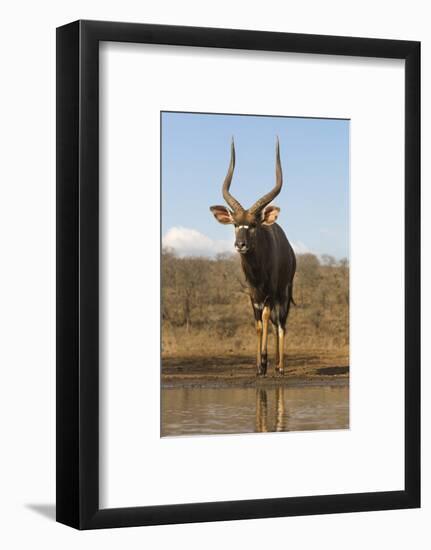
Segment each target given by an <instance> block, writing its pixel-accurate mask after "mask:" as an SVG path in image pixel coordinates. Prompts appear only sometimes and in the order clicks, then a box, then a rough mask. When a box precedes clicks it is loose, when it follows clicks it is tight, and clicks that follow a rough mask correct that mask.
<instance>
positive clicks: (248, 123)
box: [162, 112, 349, 259]
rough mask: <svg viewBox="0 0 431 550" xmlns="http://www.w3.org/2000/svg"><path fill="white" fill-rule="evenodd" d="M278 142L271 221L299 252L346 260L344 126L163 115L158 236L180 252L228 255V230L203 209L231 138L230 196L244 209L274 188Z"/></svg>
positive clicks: (217, 199)
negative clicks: (279, 183)
mask: <svg viewBox="0 0 431 550" xmlns="http://www.w3.org/2000/svg"><path fill="white" fill-rule="evenodd" d="M277 135H278V136H279V139H280V153H281V163H282V168H283V188H282V190H281V193H280V194H279V196H278V197H276V199H275V200H274V201H273V204H276V205H277V206H279V207H280V208H281V212H280V216H279V218H278V223H279V224H280V225H281V226H282V227H283V229H284V231H285V233H286V235H287V237H288V239H289V240H290V241H291V243H292V244H293V246H294V248H296V250H297V251H298V252H301V251H302V252H304V251H310V252H313V253H315V254H331V255H333V256H335V257H336V258H338V259H340V258H343V257H348V255H349V121H347V120H333V119H310V118H289V117H273V116H271V117H266V116H241V115H217V114H195V113H170V112H164V113H162V236H163V244H164V245H165V246H170V247H172V248H174V249H175V250H176V251H177V253H178V254H179V255H189V254H191V255H194V254H197V255H199V254H205V255H209V256H211V255H213V254H215V253H217V252H224V251H232V252H233V251H234V249H233V239H234V237H233V233H234V232H233V229H232V226H229V225H228V226H224V225H221V224H219V223H217V221H216V220H215V219H214V217H213V215H212V214H211V212H210V211H209V207H210V206H211V205H215V204H225V203H224V201H223V197H222V194H221V186H222V183H223V180H224V177H225V175H226V172H227V169H228V165H229V160H230V142H231V138H232V136H233V137H234V139H235V150H236V166H235V173H234V176H233V180H232V185H231V193H232V194H233V195H234V196H235V197H236V198H237V199H238V200H239V201H240V203H241V204H242V205H243V206H244V207H245V208H248V207H249V206H251V204H252V203H253V202H255V200H257V199H258V198H259V197H260V196H261V195H263V194H264V193H266V192H267V191H269V190H270V189H271V188H272V187H273V186H274V183H275V141H276V136H277Z"/></svg>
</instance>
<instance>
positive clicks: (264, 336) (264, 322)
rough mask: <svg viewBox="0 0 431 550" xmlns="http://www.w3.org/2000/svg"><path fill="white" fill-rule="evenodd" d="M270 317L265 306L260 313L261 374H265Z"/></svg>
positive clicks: (268, 310)
mask: <svg viewBox="0 0 431 550" xmlns="http://www.w3.org/2000/svg"><path fill="white" fill-rule="evenodd" d="M270 315H271V310H270V308H269V306H265V307H264V308H263V311H262V362H261V365H262V374H263V375H265V374H266V369H267V366H268V351H267V350H268V322H269V317H270Z"/></svg>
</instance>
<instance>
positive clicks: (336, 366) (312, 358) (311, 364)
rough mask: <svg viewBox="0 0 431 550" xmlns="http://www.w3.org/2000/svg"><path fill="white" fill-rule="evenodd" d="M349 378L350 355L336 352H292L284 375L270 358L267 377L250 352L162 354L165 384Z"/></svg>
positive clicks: (345, 381) (228, 384)
mask: <svg viewBox="0 0 431 550" xmlns="http://www.w3.org/2000/svg"><path fill="white" fill-rule="evenodd" d="M348 382H349V362H348V358H347V357H346V356H345V355H337V354H336V353H328V352H322V353H320V352H314V353H310V354H306V353H297V354H291V355H289V358H288V363H287V366H286V367H285V373H284V375H283V376H280V375H278V374H277V375H276V374H275V373H274V364H273V363H272V362H271V361H270V362H269V365H268V372H267V375H266V376H265V377H256V367H255V358H254V357H253V356H248V355H235V354H231V355H225V356H222V357H214V356H207V355H194V356H187V357H177V356H175V357H174V356H164V357H163V358H162V386H163V387H181V386H182V387H186V386H187V387H231V386H236V387H250V386H255V385H258V386H275V385H288V386H299V385H345V384H348Z"/></svg>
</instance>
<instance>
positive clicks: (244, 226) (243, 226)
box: [238, 225, 248, 229]
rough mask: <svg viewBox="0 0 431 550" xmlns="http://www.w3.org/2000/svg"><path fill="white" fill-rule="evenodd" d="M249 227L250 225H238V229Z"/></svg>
mask: <svg viewBox="0 0 431 550" xmlns="http://www.w3.org/2000/svg"><path fill="white" fill-rule="evenodd" d="M241 228H242V229H248V225H238V229H241Z"/></svg>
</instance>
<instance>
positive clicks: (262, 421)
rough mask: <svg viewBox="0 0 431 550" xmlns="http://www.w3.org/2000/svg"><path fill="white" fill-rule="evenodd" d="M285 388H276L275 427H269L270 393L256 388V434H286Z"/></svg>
mask: <svg viewBox="0 0 431 550" xmlns="http://www.w3.org/2000/svg"><path fill="white" fill-rule="evenodd" d="M284 420H285V407H284V387H283V386H278V387H277V388H275V404H274V426H273V427H272V426H269V427H268V392H267V390H266V389H264V388H256V430H255V431H256V432H285V431H287V430H286V423H285V421H284Z"/></svg>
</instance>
